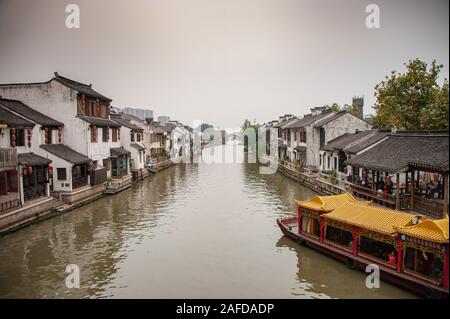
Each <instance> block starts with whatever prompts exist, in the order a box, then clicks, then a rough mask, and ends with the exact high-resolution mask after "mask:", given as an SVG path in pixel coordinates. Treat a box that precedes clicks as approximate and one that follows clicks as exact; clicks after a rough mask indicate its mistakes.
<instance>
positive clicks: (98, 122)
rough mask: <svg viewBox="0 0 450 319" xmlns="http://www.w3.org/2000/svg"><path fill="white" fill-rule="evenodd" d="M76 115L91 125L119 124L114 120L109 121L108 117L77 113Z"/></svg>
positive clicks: (117, 125)
mask: <svg viewBox="0 0 450 319" xmlns="http://www.w3.org/2000/svg"><path fill="white" fill-rule="evenodd" d="M77 117H78V118H79V119H81V120H83V121H85V122H87V123H89V124H91V125H93V126H96V127H115V128H119V127H120V124H119V123H117V122H114V121H111V120H110V119H104V118H100V117H91V116H85V115H77Z"/></svg>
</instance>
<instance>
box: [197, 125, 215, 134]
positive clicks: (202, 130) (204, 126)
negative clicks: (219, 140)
mask: <svg viewBox="0 0 450 319" xmlns="http://www.w3.org/2000/svg"><path fill="white" fill-rule="evenodd" d="M209 128H214V127H213V126H212V125H211V124H208V123H202V124H201V125H200V131H201V132H202V133H203V132H204V131H206V130H207V129H209Z"/></svg>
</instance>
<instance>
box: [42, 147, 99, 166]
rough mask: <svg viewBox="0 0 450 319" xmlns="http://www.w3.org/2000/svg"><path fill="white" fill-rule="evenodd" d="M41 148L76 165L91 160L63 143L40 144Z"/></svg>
mask: <svg viewBox="0 0 450 319" xmlns="http://www.w3.org/2000/svg"><path fill="white" fill-rule="evenodd" d="M40 147H41V148H42V149H43V150H45V151H47V152H49V153H51V154H53V155H55V156H57V157H59V158H61V159H63V160H65V161H66V162H69V163H72V164H75V165H78V164H86V163H89V162H91V161H92V160H91V159H90V158H89V157H87V156H86V155H83V154H81V153H78V152H77V151H74V150H73V149H71V148H70V147H68V146H66V145H64V144H43V145H41V146H40Z"/></svg>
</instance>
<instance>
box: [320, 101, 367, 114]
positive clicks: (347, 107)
mask: <svg viewBox="0 0 450 319" xmlns="http://www.w3.org/2000/svg"><path fill="white" fill-rule="evenodd" d="M324 107H326V108H330V109H332V110H333V111H335V112H341V111H347V112H349V113H350V114H353V115H354V116H359V109H358V107H357V106H356V105H355V104H352V105H349V104H344V105H342V106H341V105H339V104H338V103H336V102H334V103H333V104H331V105H324Z"/></svg>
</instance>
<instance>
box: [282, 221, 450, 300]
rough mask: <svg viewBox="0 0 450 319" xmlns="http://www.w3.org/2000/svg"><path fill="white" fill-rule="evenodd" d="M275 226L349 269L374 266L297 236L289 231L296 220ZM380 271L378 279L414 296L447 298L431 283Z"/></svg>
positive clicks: (305, 237) (382, 266)
mask: <svg viewBox="0 0 450 319" xmlns="http://www.w3.org/2000/svg"><path fill="white" fill-rule="evenodd" d="M277 224H278V226H279V227H280V229H281V231H282V233H283V234H284V235H285V236H286V237H289V238H291V239H292V240H294V241H296V242H297V243H299V244H302V245H305V246H308V247H310V248H312V249H314V250H317V251H320V252H321V253H323V254H326V255H328V256H330V257H332V258H334V259H336V260H339V261H341V262H344V263H345V264H346V265H347V266H348V267H349V268H351V269H358V270H361V271H363V272H365V270H366V267H367V265H369V264H374V262H373V261H371V260H368V259H365V258H363V257H360V256H357V257H355V256H353V255H352V254H351V253H348V252H346V251H343V250H342V249H338V248H336V247H333V246H331V245H328V244H326V243H321V242H320V241H318V240H317V239H315V238H312V237H309V236H307V235H299V234H297V233H296V232H294V231H292V230H291V229H290V226H291V225H296V224H297V218H296V217H293V218H286V219H277ZM377 265H378V267H379V269H380V279H381V280H383V281H386V282H389V283H392V284H394V285H396V286H399V287H402V288H404V289H406V290H409V291H411V292H412V293H414V294H417V295H420V296H423V297H426V298H436V299H437V298H448V292H449V291H448V289H447V290H446V289H444V288H441V287H437V286H434V285H432V284H431V283H429V282H427V281H424V280H421V279H418V278H416V277H413V276H410V275H408V274H404V273H399V272H397V271H395V270H393V269H391V268H388V267H386V266H384V265H380V264H377Z"/></svg>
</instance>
